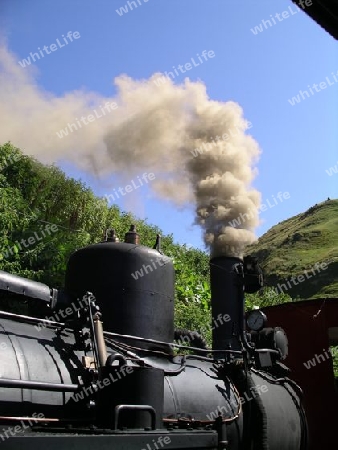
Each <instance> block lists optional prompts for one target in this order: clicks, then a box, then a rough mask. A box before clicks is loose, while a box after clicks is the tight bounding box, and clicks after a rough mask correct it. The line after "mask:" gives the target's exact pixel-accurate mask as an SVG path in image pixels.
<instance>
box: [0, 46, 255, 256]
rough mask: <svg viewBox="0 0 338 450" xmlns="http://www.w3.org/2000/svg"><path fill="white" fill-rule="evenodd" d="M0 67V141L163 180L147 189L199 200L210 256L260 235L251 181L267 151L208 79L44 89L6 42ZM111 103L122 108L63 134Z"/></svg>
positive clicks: (125, 175)
mask: <svg viewBox="0 0 338 450" xmlns="http://www.w3.org/2000/svg"><path fill="white" fill-rule="evenodd" d="M0 69H1V72H0V123H1V131H0V143H2V144H3V143H4V142H6V141H9V140H10V141H11V142H12V143H13V144H14V145H16V146H18V147H19V148H21V149H22V150H23V151H24V152H25V153H27V154H29V155H33V156H35V157H36V158H37V159H39V160H40V161H42V162H45V163H53V162H56V161H58V160H61V159H63V160H64V159H67V160H70V161H72V162H75V163H76V164H77V165H78V167H79V168H81V169H85V170H87V171H90V172H91V173H93V174H100V175H101V176H110V175H114V176H119V177H120V178H122V179H125V180H130V179H132V178H133V177H135V176H136V175H139V174H141V173H143V172H150V171H151V172H153V173H155V175H156V179H155V180H154V181H153V182H152V183H149V187H150V188H151V189H152V190H153V191H154V193H155V194H156V195H158V196H159V197H160V198H162V199H166V200H170V201H172V202H174V203H176V204H178V205H184V204H186V203H188V202H194V204H195V205H196V222H197V223H199V224H200V225H201V227H202V229H203V230H204V240H205V243H206V244H207V246H208V247H209V248H210V250H211V254H212V256H218V255H223V254H224V255H228V256H241V255H242V253H243V250H244V247H245V246H246V245H248V244H250V243H252V242H254V240H255V235H254V228H255V227H256V226H257V225H258V223H259V221H258V206H259V203H260V195H259V193H258V192H257V191H256V190H254V189H253V188H251V182H252V180H253V179H254V177H255V175H256V171H255V169H254V166H255V163H256V162H257V160H258V157H259V154H260V150H259V147H258V145H257V143H256V142H255V141H254V139H253V138H252V137H250V136H248V135H246V134H245V131H246V129H247V128H248V124H247V122H246V120H245V119H244V118H243V112H242V109H241V108H240V106H239V105H238V104H236V103H234V102H226V103H224V102H218V101H212V100H210V99H209V98H208V95H207V93H206V88H205V86H204V84H203V83H201V82H190V81H189V80H188V79H186V80H185V81H184V83H183V84H181V85H174V84H173V83H172V82H171V81H170V80H169V79H168V80H167V81H166V82H165V83H162V84H161V83H156V82H155V81H156V80H157V79H158V77H160V76H161V74H154V75H153V76H152V77H151V78H150V79H148V80H137V81H135V80H133V79H131V78H129V77H128V76H126V75H122V76H119V77H117V78H116V79H115V85H116V88H117V94H116V96H115V97H114V98H104V97H102V96H100V95H99V94H96V93H93V92H88V91H86V90H78V91H73V92H68V93H65V94H64V95H63V96H61V97H58V96H56V95H54V94H51V93H48V92H45V91H44V90H43V89H41V88H40V87H39V86H38V85H37V83H36V81H35V77H34V73H33V72H32V70H31V69H30V68H29V67H28V68H22V67H21V66H20V65H19V64H18V61H17V59H16V58H15V57H14V55H13V54H11V53H10V52H9V51H8V50H7V49H6V47H5V46H3V47H0ZM158 84H160V85H158ZM107 102H116V103H117V106H118V107H117V109H115V110H112V111H110V112H109V113H108V112H106V115H104V116H103V117H102V118H97V119H95V120H94V121H92V122H91V123H88V124H87V125H82V126H81V127H78V129H77V130H75V131H74V130H73V131H69V133H68V135H67V136H63V137H62V138H60V137H58V134H57V132H59V133H60V130H62V129H66V127H67V126H68V124H72V123H73V124H74V123H78V124H79V120H80V118H81V117H82V116H84V117H87V116H89V115H90V114H92V112H93V110H94V109H96V110H97V111H99V112H100V111H103V109H104V105H105V104H106V103H107ZM76 121H78V122H76ZM225 134H227V136H228V137H227V138H222V136H224V135H225ZM203 144H204V147H202V145H203ZM205 144H208V145H205ZM196 149H200V151H199V152H197V154H196V155H195V156H194V153H196ZM241 218H242V219H241ZM243 218H244V219H243ZM233 220H237V222H236V223H237V225H236V226H233V225H232V226H231V225H230V223H233V222H232V221H233Z"/></svg>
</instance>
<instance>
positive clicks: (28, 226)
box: [0, 143, 211, 341]
mask: <svg viewBox="0 0 338 450" xmlns="http://www.w3.org/2000/svg"><path fill="white" fill-rule="evenodd" d="M131 224H135V225H136V228H137V231H138V232H139V234H140V237H141V243H142V244H143V245H147V246H150V247H153V245H154V243H155V240H156V234H157V233H159V234H161V235H162V250H163V252H164V253H165V254H166V255H168V256H170V257H172V258H173V261H174V267H175V271H176V285H175V294H176V305H175V323H176V326H177V327H180V328H182V327H183V328H188V329H192V330H197V331H201V330H203V331H204V334H205V336H206V337H207V338H208V339H209V341H210V334H211V328H210V289H209V258H208V255H207V254H206V253H205V252H203V251H201V250H198V249H194V248H187V246H185V245H179V244H177V243H175V242H174V240H173V236H172V235H164V234H163V232H162V230H161V229H159V228H158V227H157V226H156V225H152V224H149V223H148V222H147V220H142V219H139V218H137V217H135V216H134V215H133V214H132V213H129V212H124V211H121V210H120V208H119V207H118V206H117V205H109V204H108V203H107V200H105V199H104V198H99V197H96V196H95V195H94V193H93V192H92V190H91V189H90V188H88V186H86V185H85V184H84V183H82V182H81V181H79V180H74V179H72V178H69V177H67V176H66V175H65V174H64V173H63V172H62V171H61V170H60V169H59V168H57V167H55V166H46V165H43V164H41V163H39V162H38V161H36V160H34V159H33V158H30V157H28V156H25V155H24V154H23V153H22V152H21V151H20V149H18V148H16V147H14V146H13V145H12V144H10V143H7V144H4V145H2V146H1V145H0V270H5V271H7V272H10V273H13V274H17V275H20V276H23V277H27V278H31V279H34V280H37V281H41V282H43V283H46V284H48V285H49V286H51V287H54V288H59V287H60V286H63V283H64V275H65V270H66V264H67V261H68V258H69V256H70V254H71V253H72V252H74V251H75V250H77V249H78V248H81V247H84V246H86V245H89V244H93V243H95V242H100V241H102V240H103V237H104V232H105V230H106V229H107V228H111V227H114V228H115V230H116V233H117V235H118V236H119V237H120V239H123V237H124V233H125V232H126V231H128V229H129V227H130V225H131ZM4 308H6V309H8V310H11V311H13V312H21V313H25V311H24V310H22V309H20V310H19V311H18V310H16V305H14V304H12V303H11V302H8V301H7V299H3V298H1V297H0V309H4ZM20 308H21V306H20Z"/></svg>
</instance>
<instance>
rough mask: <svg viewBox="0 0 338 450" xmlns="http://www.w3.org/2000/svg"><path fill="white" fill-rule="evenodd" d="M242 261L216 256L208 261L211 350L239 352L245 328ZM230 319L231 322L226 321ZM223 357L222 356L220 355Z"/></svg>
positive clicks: (220, 355) (235, 258)
mask: <svg viewBox="0 0 338 450" xmlns="http://www.w3.org/2000/svg"><path fill="white" fill-rule="evenodd" d="M243 269H244V268H243V260H242V259H240V258H237V257H227V256H219V257H215V258H212V259H211V260H210V285H211V310H212V318H213V330H212V348H213V350H224V349H231V350H241V349H242V346H241V342H240V337H241V335H242V333H243V328H244V270H243ZM229 318H230V319H229ZM219 357H224V354H223V355H222V354H221V353H220V354H219Z"/></svg>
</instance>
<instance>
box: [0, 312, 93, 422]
mask: <svg viewBox="0 0 338 450" xmlns="http://www.w3.org/2000/svg"><path fill="white" fill-rule="evenodd" d="M32 322H33V321H32ZM74 345H75V339H74V334H73V333H72V332H71V331H70V330H62V331H61V332H59V331H57V329H56V328H55V327H53V326H48V325H46V326H43V324H42V323H41V322H39V321H38V320H36V322H35V324H34V322H33V323H28V322H25V321H24V320H20V321H17V320H10V319H5V318H0V361H1V365H0V378H2V379H12V380H24V381H35V382H44V383H55V384H59V385H61V384H75V385H77V384H78V381H79V377H80V376H81V375H82V374H83V365H82V355H83V352H80V353H78V352H76V351H74ZM71 396H72V392H53V391H48V390H35V389H21V388H18V387H10V388H9V387H0V416H1V415H2V416H4V415H6V416H18V415H19V416H25V415H27V416H30V415H32V414H33V413H35V412H42V413H44V414H45V415H46V417H67V416H69V415H72V414H74V406H75V407H76V405H75V404H74V402H70V399H71ZM84 412H86V411H85V409H84V408H82V412H80V413H79V411H77V413H76V415H77V416H78V417H79V418H80V417H83V413H84Z"/></svg>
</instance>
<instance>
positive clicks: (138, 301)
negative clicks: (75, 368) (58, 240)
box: [65, 242, 175, 342]
mask: <svg viewBox="0 0 338 450" xmlns="http://www.w3.org/2000/svg"><path fill="white" fill-rule="evenodd" d="M174 279H175V275H174V267H173V264H172V261H171V259H170V258H168V257H167V256H164V255H162V254H161V253H159V252H158V251H157V250H154V249H150V248H148V247H144V246H142V245H136V244H128V243H123V242H122V243H117V242H103V243H100V244H95V245H91V246H89V247H86V248H83V249H81V250H78V251H77V252H75V253H73V255H72V256H71V257H70V260H69V262H68V266H67V272H66V281H65V287H66V290H67V292H68V293H70V294H71V295H72V296H76V297H80V296H82V295H84V294H85V292H86V291H90V292H92V293H93V294H94V295H95V297H96V299H97V303H98V305H99V307H100V309H101V311H102V314H103V318H104V329H105V330H106V331H112V332H115V333H120V334H125V335H126V334H127V335H133V336H140V337H143V338H147V339H155V340H159V341H164V342H172V341H173V338H174V325H173V322H174Z"/></svg>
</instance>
